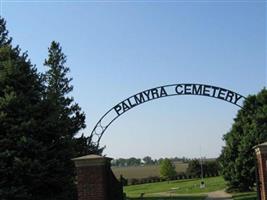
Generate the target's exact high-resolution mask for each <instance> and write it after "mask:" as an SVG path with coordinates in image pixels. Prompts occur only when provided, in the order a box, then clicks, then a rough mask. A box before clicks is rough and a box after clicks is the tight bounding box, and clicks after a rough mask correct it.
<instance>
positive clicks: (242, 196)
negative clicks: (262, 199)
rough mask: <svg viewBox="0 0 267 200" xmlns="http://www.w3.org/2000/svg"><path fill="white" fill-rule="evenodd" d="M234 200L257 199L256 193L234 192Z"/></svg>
mask: <svg viewBox="0 0 267 200" xmlns="http://www.w3.org/2000/svg"><path fill="white" fill-rule="evenodd" d="M234 199H235V200H257V199H258V198H257V194H256V192H251V193H243V194H242V193H241V194H235V195H234Z"/></svg>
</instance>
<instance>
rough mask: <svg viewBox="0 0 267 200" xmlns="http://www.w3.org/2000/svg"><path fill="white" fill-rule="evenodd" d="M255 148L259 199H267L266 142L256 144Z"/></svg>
mask: <svg viewBox="0 0 267 200" xmlns="http://www.w3.org/2000/svg"><path fill="white" fill-rule="evenodd" d="M254 148H255V152H256V158H257V165H258V175H259V177H258V179H259V180H258V181H259V185H258V189H259V190H260V191H259V195H260V197H259V199H260V200H267V164H266V162H267V142H265V143H262V144H260V145H257V146H256V147H254Z"/></svg>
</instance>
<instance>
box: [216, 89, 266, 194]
mask: <svg viewBox="0 0 267 200" xmlns="http://www.w3.org/2000/svg"><path fill="white" fill-rule="evenodd" d="M224 140H225V142H226V145H225V147H224V148H223V150H222V153H221V156H220V164H221V166H222V167H221V173H222V175H223V176H224V178H225V180H226V181H227V183H228V186H229V189H231V190H239V191H248V190H251V189H252V188H253V186H254V183H255V170H256V168H255V165H256V164H255V163H256V161H255V159H256V158H255V152H254V149H253V147H254V146H255V145H258V144H260V143H263V142H266V140H267V90H266V89H263V90H262V91H261V92H259V93H258V94H257V95H251V96H249V97H248V98H247V99H246V100H245V102H244V106H243V108H242V109H241V110H239V111H238V113H237V117H236V118H235V120H234V124H233V126H232V128H231V130H230V131H229V132H228V133H227V134H226V135H225V136H224Z"/></svg>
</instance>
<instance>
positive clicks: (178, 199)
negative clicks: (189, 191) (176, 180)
mask: <svg viewBox="0 0 267 200" xmlns="http://www.w3.org/2000/svg"><path fill="white" fill-rule="evenodd" d="M203 199H205V196H174V197H142V198H141V197H135V198H127V200H203Z"/></svg>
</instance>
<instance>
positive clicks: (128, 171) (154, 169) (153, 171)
mask: <svg viewBox="0 0 267 200" xmlns="http://www.w3.org/2000/svg"><path fill="white" fill-rule="evenodd" d="M187 167H188V164H187V163H179V162H177V163H175V168H176V172H178V173H179V172H185V171H186V169H187ZM159 170H160V167H159V165H149V166H133V167H112V171H113V173H114V174H115V176H116V177H117V178H119V177H120V175H122V176H123V177H125V178H127V179H131V178H137V179H140V178H147V177H150V176H158V177H159V176H160V173H159Z"/></svg>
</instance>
